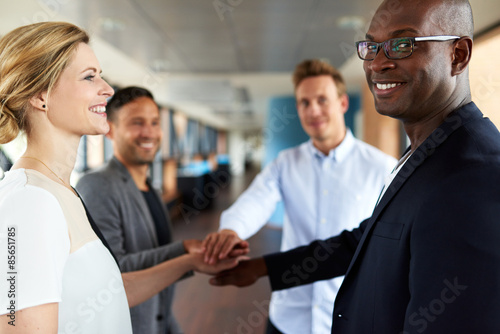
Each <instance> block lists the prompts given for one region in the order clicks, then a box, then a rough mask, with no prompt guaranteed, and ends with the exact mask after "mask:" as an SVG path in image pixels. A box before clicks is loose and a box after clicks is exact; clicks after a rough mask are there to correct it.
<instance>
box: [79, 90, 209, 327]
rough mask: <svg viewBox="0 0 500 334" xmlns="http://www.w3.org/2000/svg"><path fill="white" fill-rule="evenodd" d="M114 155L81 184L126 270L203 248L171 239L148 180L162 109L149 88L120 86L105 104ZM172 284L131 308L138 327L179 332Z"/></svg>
mask: <svg viewBox="0 0 500 334" xmlns="http://www.w3.org/2000/svg"><path fill="white" fill-rule="evenodd" d="M106 109H107V110H106V112H107V115H108V122H109V125H110V130H109V133H108V134H107V135H106V136H107V137H108V138H109V139H111V141H112V142H113V151H114V156H113V158H112V159H111V160H110V161H108V162H107V163H106V164H105V165H104V166H103V167H101V168H100V169H99V170H97V171H94V172H91V173H89V174H87V175H85V176H83V177H82V179H81V180H80V181H79V182H78V185H77V190H78V192H79V193H80V195H81V196H82V197H83V199H84V202H85V204H86V205H87V207H88V209H89V211H90V213H91V215H92V217H93V218H94V220H95V221H96V223H97V225H98V226H99V228H100V230H101V231H102V233H103V234H104V237H105V238H106V240H107V241H108V243H109V244H110V246H111V249H112V250H113V252H114V254H115V256H116V257H117V259H118V262H119V264H120V267H121V270H122V272H128V271H134V270H140V269H145V268H149V267H152V266H154V265H156V264H159V263H161V262H163V261H166V260H169V259H171V258H174V257H177V256H180V255H182V254H185V253H186V252H193V251H197V250H199V246H200V241H199V240H184V241H178V242H172V233H171V226H170V219H169V216H168V213H167V212H166V210H165V206H164V204H163V202H162V200H161V197H160V196H159V195H158V194H157V192H156V191H155V190H154V189H153V187H152V186H151V183H150V182H149V180H148V177H147V174H148V168H149V164H150V163H151V162H153V160H154V157H155V155H156V152H158V149H159V147H160V141H161V138H162V135H163V134H162V130H161V127H160V112H159V109H158V106H157V105H156V103H155V101H154V99H153V95H152V94H151V93H150V92H149V91H147V90H146V89H143V88H139V87H128V88H124V89H121V90H118V91H117V92H116V93H115V95H114V96H113V98H112V99H111V100H110V101H109V103H108V106H107V108H106ZM172 297H173V286H171V287H169V288H167V289H165V290H163V291H162V292H160V293H159V294H158V295H156V296H154V297H153V298H151V299H149V300H147V301H146V302H144V303H142V304H140V305H138V306H135V307H133V308H132V309H131V310H130V311H131V317H132V326H133V329H134V333H161V334H165V333H167V334H168V333H172V334H177V333H181V331H180V329H179V328H178V325H177V323H176V321H175V319H174V318H173V315H172V314H171V304H172Z"/></svg>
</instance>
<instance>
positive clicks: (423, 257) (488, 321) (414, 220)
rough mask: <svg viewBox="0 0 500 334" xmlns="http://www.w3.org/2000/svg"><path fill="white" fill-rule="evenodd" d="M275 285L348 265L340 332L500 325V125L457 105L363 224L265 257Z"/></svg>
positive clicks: (437, 332) (434, 332) (436, 331)
mask: <svg viewBox="0 0 500 334" xmlns="http://www.w3.org/2000/svg"><path fill="white" fill-rule="evenodd" d="M264 259H265V261H266V265H267V267H268V272H269V277H270V281H271V287H272V289H273V290H279V289H285V288H289V287H293V286H296V285H302V284H308V283H311V282H314V281H316V280H322V279H328V278H331V277H335V276H339V275H343V274H345V275H346V276H345V279H344V282H343V284H342V286H341V288H340V291H339V293H338V295H337V299H336V301H335V307H334V312H333V327H332V333H335V334H369V333H373V334H402V333H404V334H407V333H426V334H446V333H454V334H457V333H467V334H471V333H500V134H499V132H498V130H497V129H496V127H495V126H494V125H493V124H492V123H491V122H490V121H489V120H488V119H487V118H483V115H482V113H481V112H480V111H479V109H477V107H476V106H475V104H474V103H469V104H467V105H465V106H463V107H462V108H460V109H458V110H456V111H454V112H453V113H452V114H450V115H449V116H448V117H447V119H446V120H445V122H444V123H443V124H442V125H441V126H440V127H439V128H437V129H436V130H435V131H434V132H433V133H432V134H431V135H430V136H429V137H428V138H427V139H426V140H425V141H424V143H422V145H420V146H419V147H418V148H417V150H415V152H414V153H413V154H412V155H411V157H410V158H409V159H408V161H407V162H406V163H405V164H404V166H403V167H402V169H401V170H400V171H399V173H398V174H397V175H396V177H395V178H394V180H393V182H392V183H391V185H390V186H389V188H388V189H387V191H386V192H385V194H384V195H383V197H382V198H381V200H380V202H379V204H378V205H377V206H376V208H375V210H374V212H373V215H372V217H371V218H369V219H367V220H365V221H364V222H362V223H361V225H360V226H359V228H357V229H355V230H353V231H344V232H343V233H342V234H340V235H338V236H335V237H332V238H330V239H327V240H323V241H319V240H318V241H315V242H313V243H311V244H310V245H308V246H304V247H299V248H296V249H294V250H291V251H289V252H286V253H277V254H271V255H268V256H265V257H264Z"/></svg>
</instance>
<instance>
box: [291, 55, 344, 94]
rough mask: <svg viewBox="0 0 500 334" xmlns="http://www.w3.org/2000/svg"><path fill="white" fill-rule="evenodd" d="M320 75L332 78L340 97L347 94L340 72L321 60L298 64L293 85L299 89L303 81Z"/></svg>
mask: <svg viewBox="0 0 500 334" xmlns="http://www.w3.org/2000/svg"><path fill="white" fill-rule="evenodd" d="M320 75H329V76H331V77H332V79H333V81H334V82H335V86H337V93H338V95H339V96H342V95H344V94H346V91H347V89H346V86H345V82H344V78H343V77H342V75H341V74H340V72H339V71H338V70H337V69H336V68H335V67H333V66H332V65H330V64H328V63H327V62H325V61H322V60H319V59H307V60H304V61H303V62H301V63H300V64H298V65H297V66H296V67H295V71H294V72H293V85H294V87H295V89H297V87H298V86H299V84H300V83H301V82H302V80H304V79H306V78H310V77H316V76H320Z"/></svg>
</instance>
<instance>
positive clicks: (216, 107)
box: [0, 0, 500, 320]
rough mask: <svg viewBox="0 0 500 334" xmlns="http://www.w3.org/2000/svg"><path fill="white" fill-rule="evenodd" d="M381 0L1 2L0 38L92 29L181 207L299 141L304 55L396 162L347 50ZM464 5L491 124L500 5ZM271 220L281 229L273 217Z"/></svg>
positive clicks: (499, 89)
mask: <svg viewBox="0 0 500 334" xmlns="http://www.w3.org/2000/svg"><path fill="white" fill-rule="evenodd" d="M395 1H396V2H397V0H395ZM379 3H380V0H350V1H332V0H182V1H181V0H140V1H139V0H104V1H103V0H16V1H6V0H0V4H1V8H2V11H1V14H0V17H1V19H0V36H1V35H3V34H5V33H7V32H8V31H10V30H12V29H14V28H16V27H18V26H21V25H25V24H29V23H35V22H40V21H59V20H62V21H69V22H72V23H74V24H76V25H79V26H81V27H83V28H84V29H86V30H87V31H88V32H89V33H90V35H91V38H92V41H91V46H92V47H93V49H94V51H95V53H96V55H97V58H98V59H99V61H100V64H101V67H102V69H103V76H104V78H105V79H106V80H107V81H108V82H109V83H110V84H111V85H112V86H113V87H114V88H122V87H126V86H129V85H135V86H143V87H145V88H148V89H150V90H151V91H152V92H153V94H154V96H155V99H156V101H157V103H158V104H159V105H160V109H161V110H160V112H161V122H162V128H163V131H164V139H163V142H162V146H161V151H160V152H159V153H158V155H157V158H156V161H155V163H154V164H153V166H152V169H151V177H152V179H153V183H154V185H155V186H156V187H157V188H159V189H161V190H162V192H163V196H164V199H165V201H166V203H178V201H182V200H183V198H184V200H187V201H193V200H196V199H195V198H194V197H195V196H196V194H197V193H196V192H193V189H197V188H198V189H199V190H200V191H202V192H203V191H205V192H206V191H210V189H209V190H207V189H206V188H205V189H204V188H203V187H204V186H206V185H207V180H208V182H212V183H215V184H218V183H217V182H228V179H226V177H227V178H230V177H233V178H234V177H238V176H241V175H243V173H244V172H245V170H246V168H247V167H248V166H251V167H254V168H256V169H260V168H261V167H262V166H264V165H265V164H266V163H268V162H269V161H271V160H272V159H273V158H274V157H276V155H277V153H278V152H279V151H280V150H282V149H284V148H287V147H290V146H294V145H297V144H298V143H300V142H303V141H305V140H307V136H306V134H305V133H304V132H303V131H302V129H301V126H300V122H299V119H298V116H297V113H296V109H295V100H294V97H293V86H292V81H291V74H292V72H293V69H294V67H295V65H296V64H297V63H299V62H300V61H302V60H304V59H307V58H321V59H324V60H327V61H329V62H330V63H331V64H332V65H334V66H336V67H337V68H339V69H340V70H341V72H342V74H343V75H344V77H345V79H346V82H347V87H348V92H349V99H350V108H349V111H348V113H347V114H346V123H347V124H348V126H349V127H350V128H351V129H352V130H353V132H354V134H355V136H356V137H358V138H360V139H362V140H364V141H366V142H368V143H370V144H372V145H374V146H376V147H378V148H380V149H381V150H383V151H385V152H386V153H389V154H391V155H393V156H394V157H398V156H399V155H400V153H401V152H402V150H403V149H404V148H405V147H406V145H407V139H406V137H405V135H404V133H403V131H402V128H401V125H400V123H399V122H398V121H396V120H394V119H390V118H387V117H381V116H379V115H378V114H377V113H376V111H375V109H374V106H373V100H372V96H371V93H370V92H369V90H368V88H367V85H366V83H365V78H364V73H363V70H362V61H361V60H359V59H358V58H357V56H356V54H355V48H354V42H355V41H357V40H362V39H364V34H365V32H366V30H367V27H368V24H369V20H370V18H371V16H372V14H373V13H374V11H375V9H376V8H377V6H378V5H379ZM470 3H471V5H472V8H473V11H474V20H475V34H474V40H475V44H474V49H473V56H472V62H471V64H470V79H471V86H472V94H473V101H474V102H475V103H476V104H477V105H478V106H479V107H480V109H481V110H482V111H483V112H484V113H485V114H486V116H487V117H490V118H491V119H492V120H493V122H494V123H495V124H496V125H497V126H500V115H499V113H498V111H497V110H496V109H498V106H499V105H500V66H499V65H498V63H497V61H498V60H497V58H498V56H499V55H500V10H499V9H500V2H499V1H498V0H470ZM387 15H390V13H387ZM382 24H383V23H382ZM24 147H25V139H24V137H23V136H20V137H19V138H18V139H17V140H15V141H14V142H12V143H9V144H6V145H0V179H1V178H2V177H3V172H4V171H5V170H8V168H9V167H10V165H11V164H12V163H13V162H14V161H16V159H17V158H18V157H19V156H20V155H21V154H22V153H23V151H24ZM111 156H112V147H111V145H110V143H109V141H108V140H107V139H105V138H104V136H95V137H91V136H87V137H84V138H82V141H81V145H80V150H79V154H78V157H77V163H76V166H75V172H74V175H73V177H72V183H73V185H74V184H75V183H76V182H77V180H78V178H79V177H80V176H81V175H82V173H84V172H86V171H88V170H90V169H92V168H96V167H98V166H100V165H102V164H103V162H104V161H106V160H107V159H109V157H111ZM213 173H218V174H215V176H214V174H213ZM207 175H212V176H211V177H212V178H211V179H207V177H206V176H207ZM214 177H215V178H214ZM210 180H212V181H210ZM214 180H215V181H214ZM203 182H205V183H203ZM209 184H210V183H209ZM213 191H214V192H215V190H213ZM191 204H192V203H191ZM172 208H175V206H171V209H172ZM172 214H179V213H178V212H177V213H176V212H172ZM277 217H278V218H276V223H277V224H279V212H278V213H277ZM248 314H250V313H248ZM248 314H247V315H248ZM243 318H244V319H246V320H248V319H249V318H248V317H245V316H243Z"/></svg>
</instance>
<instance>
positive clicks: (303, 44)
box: [0, 0, 500, 130]
mask: <svg viewBox="0 0 500 334" xmlns="http://www.w3.org/2000/svg"><path fill="white" fill-rule="evenodd" d="M379 2H380V0H350V1H333V0H141V1H139V0H105V1H104V0H16V1H11V0H10V1H7V0H0V5H1V8H2V14H1V20H0V34H5V33H6V32H8V31H9V30H12V29H13V28H15V27H17V26H20V25H24V24H27V23H33V22H38V21H45V20H66V21H70V22H73V23H75V24H77V25H79V26H81V27H83V28H85V29H86V30H87V31H88V32H89V33H90V34H91V36H92V40H93V42H92V46H93V47H94V50H95V52H96V54H97V56H98V58H99V60H100V62H101V67H102V68H103V72H104V75H105V77H106V79H107V80H108V81H109V82H110V83H112V84H115V85H118V86H125V85H142V86H146V87H148V88H149V89H151V90H152V91H153V92H154V94H155V97H156V99H157V100H158V101H159V102H160V103H162V104H164V105H169V106H173V107H175V108H176V109H178V110H181V111H183V112H185V113H186V114H188V115H191V116H192V117H196V118H199V119H201V120H202V121H203V122H205V123H207V124H211V125H214V126H218V127H223V128H230V129H241V130H247V129H255V128H260V127H261V126H262V124H263V119H264V117H265V111H266V108H267V103H268V99H269V97H270V96H276V95H291V94H293V88H292V85H291V79H290V75H291V72H292V71H293V68H294V66H295V65H296V64H297V63H298V62H300V61H301V60H303V59H306V58H323V59H326V60H328V61H329V62H330V63H331V64H332V65H334V66H337V67H339V68H340V69H341V70H342V72H343V73H344V76H345V77H346V78H347V79H348V80H347V81H348V86H349V87H350V88H351V90H356V89H359V84H360V82H361V80H363V79H362V73H361V64H360V62H359V61H358V60H357V59H356V57H355V56H354V47H353V44H354V42H355V41H356V40H359V39H362V38H363V37H364V33H365V30H366V26H367V24H368V22H369V19H370V17H371V15H372V14H373V12H374V10H375V9H376V7H377V6H378V4H379ZM471 4H472V6H473V10H474V15H475V21H476V32H481V31H484V30H485V29H487V28H488V27H491V26H493V25H495V24H498V23H499V22H500V10H498V9H499V8H498V7H499V6H498V0H471Z"/></svg>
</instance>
